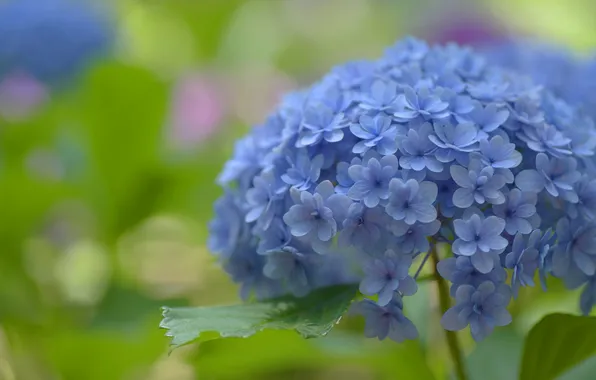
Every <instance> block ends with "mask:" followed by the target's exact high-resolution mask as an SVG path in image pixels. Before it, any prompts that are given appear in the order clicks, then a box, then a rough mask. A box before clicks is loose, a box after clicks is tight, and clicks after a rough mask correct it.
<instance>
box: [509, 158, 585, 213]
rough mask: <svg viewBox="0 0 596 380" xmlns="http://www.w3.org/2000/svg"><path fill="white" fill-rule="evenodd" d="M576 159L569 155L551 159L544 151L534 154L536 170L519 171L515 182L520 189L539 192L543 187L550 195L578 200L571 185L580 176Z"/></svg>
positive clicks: (573, 201)
mask: <svg viewBox="0 0 596 380" xmlns="http://www.w3.org/2000/svg"><path fill="white" fill-rule="evenodd" d="M576 169H577V161H576V160H575V159H574V158H571V157H565V158H557V157H553V158H551V159H549V158H548V156H547V155H546V154H544V153H539V154H538V155H537V156H536V170H534V169H527V170H523V171H521V172H520V173H519V174H518V175H517V177H516V178H515V184H516V185H517V187H519V188H520V189H521V190H522V191H528V192H535V193H539V192H541V191H542V190H543V189H546V191H547V192H548V193H549V194H550V195H552V196H553V197H558V196H559V195H560V196H561V197H563V198H565V199H566V200H567V201H569V202H571V203H576V202H577V201H578V197H577V194H576V192H575V190H574V188H573V185H574V184H575V183H576V182H577V181H579V179H580V178H581V173H580V172H578V171H577V170H576Z"/></svg>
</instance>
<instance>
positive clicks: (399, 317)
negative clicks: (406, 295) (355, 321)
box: [352, 299, 418, 343]
mask: <svg viewBox="0 0 596 380" xmlns="http://www.w3.org/2000/svg"><path fill="white" fill-rule="evenodd" d="M352 311H353V312H354V313H358V314H361V315H362V316H364V318H365V321H366V322H365V323H366V325H365V326H364V335H365V336H366V337H367V338H378V339H379V340H384V339H385V338H387V337H389V339H391V340H393V341H395V342H397V343H401V342H403V341H404V340H406V339H417V338H418V330H417V329H416V326H414V324H413V323H412V321H410V320H409V319H408V318H406V317H405V316H404V313H403V303H402V301H401V300H393V301H392V302H391V303H389V304H388V305H387V306H379V305H378V304H376V303H375V302H373V301H371V300H368V299H365V300H363V301H360V302H357V303H355V304H354V306H353V307H352Z"/></svg>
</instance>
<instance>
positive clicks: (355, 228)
mask: <svg viewBox="0 0 596 380" xmlns="http://www.w3.org/2000/svg"><path fill="white" fill-rule="evenodd" d="M386 220H387V216H386V215H385V213H384V212H383V209H382V208H379V207H375V208H367V207H365V206H364V205H363V204H361V203H353V204H351V205H350V207H349V208H348V213H347V215H346V219H345V220H344V222H343V225H342V227H343V229H342V230H341V232H340V233H339V238H338V244H339V246H341V247H345V248H348V247H351V246H355V247H362V248H364V247H366V246H367V245H369V244H371V242H375V241H377V240H379V239H380V238H381V233H382V231H383V230H384V229H385V227H386Z"/></svg>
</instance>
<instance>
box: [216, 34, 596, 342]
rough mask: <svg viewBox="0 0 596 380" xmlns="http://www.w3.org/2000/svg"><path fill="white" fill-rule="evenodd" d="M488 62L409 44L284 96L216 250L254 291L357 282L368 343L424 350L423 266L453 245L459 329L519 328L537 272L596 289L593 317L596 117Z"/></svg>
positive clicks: (242, 156)
mask: <svg viewBox="0 0 596 380" xmlns="http://www.w3.org/2000/svg"><path fill="white" fill-rule="evenodd" d="M487 57H488V58H486V59H485V58H483V57H482V56H479V55H477V54H475V53H474V52H473V51H472V50H471V49H468V48H460V47H458V46H456V45H446V46H429V45H427V44H426V43H424V42H423V41H418V40H415V39H405V40H403V41H401V42H400V43H398V44H396V45H395V46H393V47H391V48H390V49H388V50H387V51H386V53H385V55H384V56H383V57H381V58H380V59H378V60H375V61H356V62H349V63H346V64H343V65H340V66H338V67H336V68H334V69H333V70H332V71H331V72H330V73H329V74H327V75H325V76H324V77H323V78H322V80H320V81H318V82H317V83H315V84H314V85H313V86H311V87H309V88H306V89H304V90H301V91H298V92H295V93H292V94H289V95H287V96H285V97H284V98H283V101H282V102H281V103H280V105H279V106H278V107H277V109H276V110H275V111H274V112H273V113H272V115H271V116H270V117H268V118H267V119H266V120H265V122H264V123H263V124H262V125H260V126H257V127H255V128H253V129H251V130H250V132H249V134H248V136H247V137H244V138H243V139H241V140H240V141H239V142H238V143H236V145H235V151H234V154H233V157H232V158H231V159H230V161H228V163H227V164H226V165H225V167H224V170H223V172H222V174H221V175H220V176H219V177H218V183H219V184H220V185H221V186H222V187H224V194H223V196H222V198H220V199H219V200H218V201H217V202H216V204H215V218H214V220H213V221H212V222H211V223H210V225H209V229H210V237H209V249H210V250H211V251H213V253H214V254H216V255H217V257H218V259H219V261H220V262H221V263H222V266H223V268H224V269H225V270H226V272H228V273H229V274H230V276H231V277H232V279H233V280H234V281H235V282H237V283H239V284H240V288H241V295H242V296H243V297H245V298H250V297H251V296H255V297H257V298H267V297H274V296H276V295H280V294H285V293H291V294H294V295H295V296H304V295H306V294H308V293H309V292H310V291H312V290H313V289H316V288H318V287H321V286H329V285H334V284H340V283H350V284H354V285H356V284H359V285H360V286H359V288H360V293H361V296H363V297H364V298H365V300H363V301H361V302H358V303H356V304H355V309H356V310H357V311H358V312H359V313H360V314H362V315H364V317H365V319H366V328H365V334H366V335H367V336H370V337H377V338H379V339H385V338H387V337H389V338H390V339H393V340H396V341H402V340H404V339H414V338H416V337H417V330H416V327H415V326H414V323H415V322H416V321H410V320H409V319H407V318H406V317H405V316H404V308H405V307H407V303H408V296H409V295H411V294H413V293H414V292H415V291H416V289H417V284H416V280H415V277H416V276H415V274H416V273H417V272H418V265H414V264H412V262H413V261H414V260H415V259H416V258H418V257H424V258H428V257H429V254H430V252H431V249H433V248H436V246H437V245H443V244H446V245H450V246H451V249H450V250H449V249H445V250H436V252H437V254H439V255H441V256H442V257H440V258H439V263H438V264H437V270H438V273H439V275H440V276H442V277H443V278H445V279H446V280H447V281H449V282H450V284H451V288H450V289H451V295H452V296H453V297H455V304H454V306H453V307H452V308H451V309H449V311H448V312H447V313H446V314H445V315H444V316H443V318H442V323H443V326H444V327H445V328H446V329H449V330H459V329H462V328H464V327H465V326H468V325H469V326H470V328H471V332H472V336H473V337H474V339H476V340H480V339H483V338H484V337H486V335H487V334H489V333H490V332H491V331H492V329H493V328H495V327H497V326H502V325H505V324H507V323H509V322H510V321H511V317H510V315H509V314H508V313H507V311H506V310H507V309H506V308H507V306H508V303H509V302H510V299H511V295H512V294H514V295H517V292H518V288H519V287H521V286H527V285H533V282H532V281H533V276H534V274H535V273H536V272H538V273H539V276H540V282H541V284H542V286H543V288H545V285H546V279H547V277H548V276H554V277H558V278H560V279H562V280H563V282H564V283H565V285H566V286H567V287H568V288H570V289H575V288H578V287H581V286H584V290H583V291H584V293H583V295H582V299H581V308H582V311H583V312H589V309H591V308H592V306H593V305H594V299H595V297H594V285H593V282H594V281H595V280H594V277H596V241H595V239H596V219H595V218H594V216H595V215H596V214H595V213H596V180H594V177H595V176H596V159H595V157H594V153H595V149H596V123H595V122H594V120H593V119H591V118H592V117H593V116H592V115H591V114H590V112H588V109H587V108H586V107H584V106H582V103H581V100H580V99H579V98H578V97H574V99H573V101H571V100H570V99H571V96H570V93H565V94H564V95H563V93H562V92H557V91H551V90H549V86H548V85H544V86H541V85H540V84H544V83H540V82H539V83H535V82H532V80H531V79H529V78H527V77H526V76H523V75H519V74H516V73H515V72H513V71H509V70H506V69H503V68H501V66H498V65H493V64H492V60H491V58H490V55H487ZM595 67H596V66H595ZM595 70H596V69H595ZM595 77H596V76H595ZM594 93H596V91H594ZM582 96H584V97H585V96H586V95H585V94H584V95H582ZM594 104H596V103H594ZM594 109H596V108H594ZM555 225H556V232H554V231H553V229H552V228H551V227H552V226H555ZM444 252H452V254H445V253H444ZM419 261H420V263H421V265H430V264H429V262H431V261H432V260H424V259H422V260H419ZM416 262H418V260H416ZM508 273H510V274H511V275H510V276H509V275H508ZM373 299H374V301H373ZM377 299H378V302H377V301H376V300H377Z"/></svg>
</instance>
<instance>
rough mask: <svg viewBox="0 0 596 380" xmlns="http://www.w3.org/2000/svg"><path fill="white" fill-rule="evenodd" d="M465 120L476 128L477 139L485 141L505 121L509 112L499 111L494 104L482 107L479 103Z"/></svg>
mask: <svg viewBox="0 0 596 380" xmlns="http://www.w3.org/2000/svg"><path fill="white" fill-rule="evenodd" d="M466 118H467V119H468V120H470V121H471V122H472V123H474V124H475V125H477V126H478V128H479V130H478V138H479V139H487V138H488V137H489V134H490V133H492V132H494V131H495V130H496V129H497V128H499V127H500V126H501V125H503V124H504V123H505V122H506V121H507V119H508V118H509V111H507V110H506V109H499V107H498V106H497V105H496V104H489V105H487V106H483V105H482V104H481V103H477V104H476V106H475V107H474V110H472V112H470V114H469V115H468V116H467V117H466Z"/></svg>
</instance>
